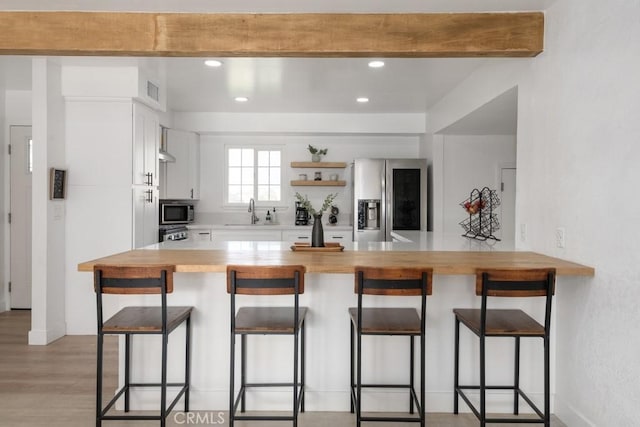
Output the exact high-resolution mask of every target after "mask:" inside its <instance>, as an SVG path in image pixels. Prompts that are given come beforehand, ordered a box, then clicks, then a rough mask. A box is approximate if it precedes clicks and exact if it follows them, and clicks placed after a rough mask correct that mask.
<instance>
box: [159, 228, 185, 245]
mask: <svg viewBox="0 0 640 427" xmlns="http://www.w3.org/2000/svg"><path fill="white" fill-rule="evenodd" d="M188 238H189V230H188V229H187V226H186V225H180V224H178V225H161V226H160V228H159V236H158V241H159V242H167V241H175V240H186V239H188Z"/></svg>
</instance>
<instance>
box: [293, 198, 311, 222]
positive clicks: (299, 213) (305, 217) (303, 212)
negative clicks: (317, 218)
mask: <svg viewBox="0 0 640 427" xmlns="http://www.w3.org/2000/svg"><path fill="white" fill-rule="evenodd" d="M308 224H309V211H308V210H307V209H306V208H303V207H302V203H300V202H296V225H308Z"/></svg>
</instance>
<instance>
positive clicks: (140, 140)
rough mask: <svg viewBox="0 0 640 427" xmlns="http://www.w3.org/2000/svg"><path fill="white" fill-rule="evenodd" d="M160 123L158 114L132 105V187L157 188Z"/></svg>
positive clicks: (134, 104) (135, 104)
mask: <svg viewBox="0 0 640 427" xmlns="http://www.w3.org/2000/svg"><path fill="white" fill-rule="evenodd" d="M159 148H160V121H159V119H158V114H157V113H156V112H155V111H153V110H152V109H150V108H149V107H146V106H144V105H142V104H140V103H137V102H134V103H133V181H132V183H133V185H145V186H150V187H157V186H158V184H159V179H158V149H159Z"/></svg>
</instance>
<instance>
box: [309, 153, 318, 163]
mask: <svg viewBox="0 0 640 427" xmlns="http://www.w3.org/2000/svg"><path fill="white" fill-rule="evenodd" d="M311 161H312V162H319V161H320V154H312V155H311Z"/></svg>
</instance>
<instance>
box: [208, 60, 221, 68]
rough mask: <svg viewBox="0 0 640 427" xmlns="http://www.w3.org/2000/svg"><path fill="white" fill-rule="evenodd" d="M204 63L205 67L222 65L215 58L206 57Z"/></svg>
mask: <svg viewBox="0 0 640 427" xmlns="http://www.w3.org/2000/svg"><path fill="white" fill-rule="evenodd" d="M204 65H206V66H207V67H220V66H222V62H221V61H218V60H217V59H207V60H206V61H204Z"/></svg>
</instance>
